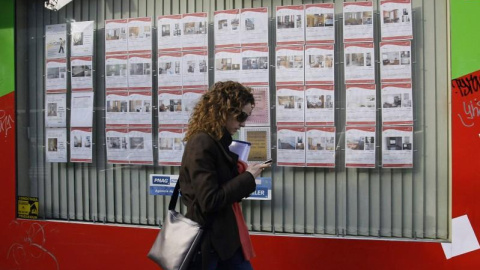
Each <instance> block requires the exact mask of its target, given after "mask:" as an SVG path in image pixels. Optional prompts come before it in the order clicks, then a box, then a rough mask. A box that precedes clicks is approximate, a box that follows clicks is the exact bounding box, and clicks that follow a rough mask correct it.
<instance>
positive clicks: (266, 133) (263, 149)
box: [240, 127, 271, 163]
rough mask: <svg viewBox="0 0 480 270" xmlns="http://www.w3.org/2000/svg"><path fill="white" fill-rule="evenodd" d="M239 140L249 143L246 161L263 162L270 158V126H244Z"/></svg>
mask: <svg viewBox="0 0 480 270" xmlns="http://www.w3.org/2000/svg"><path fill="white" fill-rule="evenodd" d="M240 138H241V140H243V141H246V142H249V143H251V145H250V152H249V153H248V159H247V162H253V163H258V162H264V161H265V160H267V159H270V157H271V154H270V148H271V147H270V145H271V141H270V138H271V136H270V127H244V128H242V130H241V135H240Z"/></svg>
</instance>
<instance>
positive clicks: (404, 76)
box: [380, 40, 412, 83]
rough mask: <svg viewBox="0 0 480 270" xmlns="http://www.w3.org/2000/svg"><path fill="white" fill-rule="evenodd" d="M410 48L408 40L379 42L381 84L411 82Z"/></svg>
mask: <svg viewBox="0 0 480 270" xmlns="http://www.w3.org/2000/svg"><path fill="white" fill-rule="evenodd" d="M411 51H412V47H411V45H410V41H409V40H405V41H387V42H380V56H381V57H382V61H381V62H380V71H381V82H382V83H386V82H407V83H409V82H412V61H411V57H410V56H411Z"/></svg>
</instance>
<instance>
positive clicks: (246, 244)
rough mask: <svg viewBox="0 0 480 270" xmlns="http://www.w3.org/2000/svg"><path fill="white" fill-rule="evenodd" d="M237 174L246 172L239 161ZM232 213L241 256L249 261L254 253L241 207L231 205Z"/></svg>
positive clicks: (236, 204)
mask: <svg viewBox="0 0 480 270" xmlns="http://www.w3.org/2000/svg"><path fill="white" fill-rule="evenodd" d="M237 167H238V173H243V172H245V171H246V170H247V167H248V165H247V164H246V163H245V162H243V161H241V160H239V161H238V163H237ZM232 208H233V213H235V219H236V220H237V227H238V235H239V236H240V243H241V245H242V251H243V256H244V257H245V260H247V261H250V260H251V259H253V258H254V257H255V251H254V250H253V245H252V241H251V240H250V235H249V234H248V228H247V225H246V224H245V220H244V219H243V213H242V207H240V204H239V203H238V202H235V203H233V205H232Z"/></svg>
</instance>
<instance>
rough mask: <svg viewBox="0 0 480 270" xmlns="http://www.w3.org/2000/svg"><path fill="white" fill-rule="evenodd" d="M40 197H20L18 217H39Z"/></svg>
mask: <svg viewBox="0 0 480 270" xmlns="http://www.w3.org/2000/svg"><path fill="white" fill-rule="evenodd" d="M38 208H39V207H38V198H37V197H26V196H19V197H18V207H17V209H18V210H17V212H18V217H19V218H28V219H37V218H38Z"/></svg>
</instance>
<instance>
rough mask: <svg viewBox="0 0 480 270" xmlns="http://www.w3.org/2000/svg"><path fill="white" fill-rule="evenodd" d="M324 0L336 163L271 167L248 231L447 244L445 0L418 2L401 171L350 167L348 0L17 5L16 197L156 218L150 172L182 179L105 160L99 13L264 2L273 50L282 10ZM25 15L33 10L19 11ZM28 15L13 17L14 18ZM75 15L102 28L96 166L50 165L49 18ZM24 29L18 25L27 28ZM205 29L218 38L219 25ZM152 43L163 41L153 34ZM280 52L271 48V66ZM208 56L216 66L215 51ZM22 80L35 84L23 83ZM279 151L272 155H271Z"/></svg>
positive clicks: (58, 208) (249, 204)
mask: <svg viewBox="0 0 480 270" xmlns="http://www.w3.org/2000/svg"><path fill="white" fill-rule="evenodd" d="M329 2H330V3H331V2H333V3H335V9H336V20H337V21H336V25H337V26H336V35H337V40H339V41H338V42H337V44H336V48H335V49H336V59H337V62H336V63H335V64H336V65H335V68H336V78H335V80H336V104H337V108H336V116H335V121H336V127H337V143H338V145H337V146H338V149H339V150H338V151H337V157H336V162H337V168H336V169H335V170H331V169H320V168H289V167H277V166H274V167H273V168H272V170H271V171H267V172H266V173H265V176H271V177H272V179H273V200H272V201H246V202H244V203H243V208H244V214H245V219H246V221H247V224H248V226H249V228H250V229H251V230H252V231H258V232H275V233H295V234H313V235H342V236H343V235H344V236H370V237H387V238H390V237H394V238H407V239H414V238H418V239H448V237H449V227H448V224H449V218H450V216H449V209H450V202H449V192H450V190H449V180H448V174H449V161H448V157H449V152H448V145H449V143H450V138H449V137H448V132H447V128H448V119H449V118H448V110H447V108H448V104H447V97H448V87H447V86H448V74H447V72H448V70H447V64H446V63H447V1H446V0H441V1H433V0H413V1H412V8H413V18H414V19H413V22H414V37H415V39H414V40H413V42H412V44H413V45H412V46H413V49H412V54H413V61H414V65H413V77H414V82H413V87H414V90H413V91H414V116H415V123H414V132H415V135H414V145H415V152H414V162H415V166H414V168H413V169H401V170H400V169H382V168H380V167H379V166H378V167H377V168H376V169H345V168H344V165H345V162H344V158H345V156H344V122H345V86H344V84H343V74H342V70H343V61H342V60H338V59H343V48H342V45H343V44H342V42H340V40H341V36H342V29H341V28H342V27H341V25H342V12H341V11H342V3H343V1H315V0H310V1H306V0H304V1H302V0H247V1H245V0H212V1H208V0H203V1H199V0H181V1H177V0H171V1H155V0H136V1H130V0H121V1H115V0H74V1H73V2H72V3H71V4H69V5H67V6H66V7H65V8H63V9H61V10H60V11H59V12H52V11H49V10H47V9H45V8H44V7H43V1H34V0H30V1H20V2H18V3H17V5H18V8H17V14H20V15H23V17H24V18H27V19H25V20H26V21H25V23H23V25H24V26H23V27H26V28H27V29H17V33H20V32H21V31H25V34H23V35H22V34H20V35H17V44H28V48H26V49H24V51H25V53H27V54H28V56H25V55H18V56H17V63H18V64H17V74H18V82H19V83H17V87H18V88H17V93H18V95H19V96H21V97H23V96H25V95H27V96H28V97H29V98H28V99H26V98H25V99H23V98H22V99H20V98H18V99H17V102H18V107H19V108H21V107H26V108H28V110H27V112H26V113H23V112H20V111H19V115H18V121H19V122H24V123H28V132H18V136H19V137H18V141H19V151H21V152H22V153H23V152H24V151H25V152H27V153H28V161H25V160H19V161H18V164H19V170H20V171H22V172H23V170H25V171H28V178H29V179H26V178H27V175H26V174H24V173H19V176H20V179H19V195H31V196H38V197H39V199H40V204H41V208H40V215H41V217H42V218H46V219H64V220H80V221H92V222H112V223H125V224H143V225H158V224H159V223H160V221H161V220H163V217H164V215H165V213H166V210H167V204H168V200H169V198H166V197H161V196H150V195H149V194H148V179H147V178H148V175H150V174H152V173H161V174H178V168H176V167H160V166H128V165H110V164H106V162H105V160H106V153H105V134H104V130H105V123H104V118H105V110H104V104H105V92H104V87H105V83H104V64H105V60H104V53H103V52H104V50H105V45H104V34H105V33H104V20H106V19H118V18H129V17H144V16H149V17H152V18H156V16H158V15H166V14H179V13H192V12H207V13H208V14H209V16H210V22H212V20H213V12H214V11H215V10H224V9H234V8H249V7H260V6H267V7H269V15H270V36H269V40H270V48H274V44H275V30H274V29H275V16H274V15H275V7H276V6H280V5H296V4H309V3H329ZM379 2H380V1H378V0H377V1H374V9H375V24H376V36H375V41H376V42H378V41H379V35H378V33H379V23H378V22H379V18H380V16H379V13H378V10H379ZM25 12H26V13H27V14H23V13H25ZM21 18H22V16H18V15H17V19H18V20H21ZM71 20H76V21H87V20H93V21H95V25H96V29H95V31H96V32H95V38H96V41H95V42H96V44H95V48H96V50H95V56H94V66H96V68H95V70H94V74H95V76H94V85H95V114H94V117H95V121H94V132H95V135H94V146H95V147H94V162H93V164H73V163H68V164H58V163H46V162H45V149H44V140H45V137H44V113H43V108H44V88H43V85H44V74H45V66H44V42H45V40H44V29H45V26H46V25H49V24H56V23H65V22H69V21H71ZM154 21H155V20H154ZM155 24H156V22H155ZM17 25H18V26H20V27H21V26H22V23H20V24H17ZM209 30H210V34H211V35H210V42H211V44H212V43H213V38H212V36H213V35H212V33H213V26H212V24H211V25H210V29H209ZM27 39H28V40H27ZM153 39H154V44H156V36H154V38H153ZM154 48H155V46H154ZM212 52H213V49H212V48H210V55H213V54H212ZM274 55H275V54H274V50H273V49H271V50H270V59H271V64H272V65H273V64H274ZM377 59H379V58H378V52H377ZM20 62H21V63H20ZM155 62H156V60H155V61H154V66H155ZM24 63H26V64H24ZM210 63H213V59H212V58H211V59H210ZM377 67H378V64H377ZM377 70H378V69H377ZM211 72H212V71H211ZM212 77H213V76H211V78H212ZM274 78H275V76H274V70H273V69H272V72H271V74H270V81H271V82H273V81H274ZM377 78H379V72H378V71H377ZM26 81H28V84H26V83H23V82H26ZM154 81H155V80H154ZM377 81H378V79H377ZM20 82H21V83H20ZM212 82H213V81H211V82H210V83H212ZM378 86H379V85H378V84H377V89H379V87H378ZM155 87H156V82H154V89H156V88H155ZM270 87H271V91H270V97H271V100H274V97H275V93H274V92H275V91H274V90H273V89H274V88H273V84H272V85H271V86H270ZM155 103H156V101H155ZM378 104H380V102H378ZM272 117H275V110H272ZM377 117H378V119H377V120H378V121H377V122H381V118H380V114H377ZM273 119H274V118H273ZM156 120H157V119H156V118H155V119H154V122H155V121H156ZM155 127H156V126H155V125H154V129H155ZM19 128H21V127H19ZM274 131H275V129H274V127H273V128H272V142H275V141H276V134H275V132H274ZM378 133H379V130H378V129H377V138H376V140H377V147H379V143H378V142H380V141H381V134H378ZM154 140H156V137H154ZM273 147H274V146H273ZM377 149H378V148H377ZM377 152H379V151H377ZM272 154H273V157H274V158H275V156H276V154H275V151H274V150H273V152H272ZM19 156H20V155H19ZM377 160H378V161H380V160H381V156H380V154H377ZM379 163H380V162H379ZM377 165H381V164H377ZM182 209H183V207H182Z"/></svg>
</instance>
